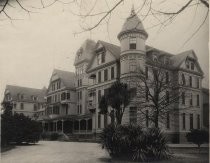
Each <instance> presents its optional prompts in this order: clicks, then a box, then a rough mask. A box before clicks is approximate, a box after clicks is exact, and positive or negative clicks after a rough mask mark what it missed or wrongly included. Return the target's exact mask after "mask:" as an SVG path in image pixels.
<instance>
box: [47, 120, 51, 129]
mask: <svg viewBox="0 0 210 163" xmlns="http://www.w3.org/2000/svg"><path fill="white" fill-rule="evenodd" d="M47 131H48V132H49V131H50V122H49V121H48V122H47Z"/></svg>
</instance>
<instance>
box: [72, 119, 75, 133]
mask: <svg viewBox="0 0 210 163" xmlns="http://www.w3.org/2000/svg"><path fill="white" fill-rule="evenodd" d="M74 121H75V120H73V127H72V133H74Z"/></svg>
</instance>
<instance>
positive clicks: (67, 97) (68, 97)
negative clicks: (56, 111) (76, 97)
mask: <svg viewBox="0 0 210 163" xmlns="http://www.w3.org/2000/svg"><path fill="white" fill-rule="evenodd" d="M66 99H67V100H69V99H70V93H69V92H67V93H66Z"/></svg>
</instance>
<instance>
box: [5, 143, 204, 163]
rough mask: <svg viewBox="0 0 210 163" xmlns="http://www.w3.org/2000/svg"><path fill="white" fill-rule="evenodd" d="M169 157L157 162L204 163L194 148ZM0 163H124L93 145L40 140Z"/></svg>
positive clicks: (175, 151)
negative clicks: (113, 158)
mask: <svg viewBox="0 0 210 163" xmlns="http://www.w3.org/2000/svg"><path fill="white" fill-rule="evenodd" d="M171 152H172V153H173V158H172V159H171V160H166V161H161V162H160V163H168V162H170V163H175V162H176V163H191V162H195V163H207V162H208V152H207V149H206V148H205V150H204V149H203V150H202V151H201V153H200V154H199V153H198V151H197V149H195V148H187V149H183V150H181V149H178V148H173V149H172V150H171ZM1 162H2V163H102V162H103V163H105V162H115V163H118V162H126V161H122V160H120V161H119V160H111V158H110V157H109V155H108V153H107V152H106V151H105V150H102V149H101V146H100V145H99V144H97V143H82V142H59V141H40V142H39V143H38V144H36V145H25V146H24V145H23V146H16V147H15V148H13V149H11V150H9V151H5V152H3V153H2V155H1Z"/></svg>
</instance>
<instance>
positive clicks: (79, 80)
mask: <svg viewBox="0 0 210 163" xmlns="http://www.w3.org/2000/svg"><path fill="white" fill-rule="evenodd" d="M77 85H78V87H80V86H82V79H78V80H77Z"/></svg>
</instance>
